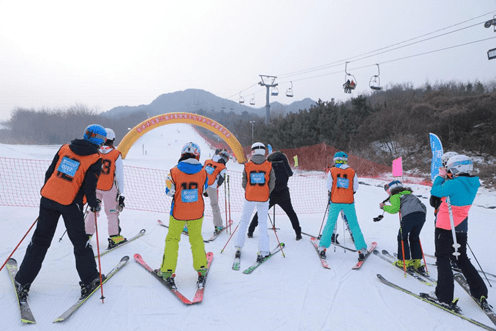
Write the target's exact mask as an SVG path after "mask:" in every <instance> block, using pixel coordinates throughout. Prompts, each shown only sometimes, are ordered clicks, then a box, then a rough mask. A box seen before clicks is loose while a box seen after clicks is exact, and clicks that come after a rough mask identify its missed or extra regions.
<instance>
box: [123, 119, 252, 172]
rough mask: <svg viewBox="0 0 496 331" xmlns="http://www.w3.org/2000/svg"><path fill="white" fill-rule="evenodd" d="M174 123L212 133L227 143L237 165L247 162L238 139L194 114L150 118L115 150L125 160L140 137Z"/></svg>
mask: <svg viewBox="0 0 496 331" xmlns="http://www.w3.org/2000/svg"><path fill="white" fill-rule="evenodd" d="M174 123H186V124H192V125H197V126H201V127H202V128H205V129H207V130H210V131H212V132H213V133H215V134H216V135H218V136H219V137H221V138H222V139H223V140H224V141H225V142H226V143H227V145H228V146H229V147H230V148H231V150H232V151H233V153H234V155H235V156H236V159H237V161H238V163H245V162H246V161H247V160H246V157H245V155H244V153H243V147H242V146H241V144H240V143H239V141H238V139H236V137H235V136H234V135H233V134H232V133H231V132H230V131H229V130H228V129H226V128H225V127H224V126H223V125H222V124H220V123H218V122H216V121H214V120H213V119H210V118H208V117H205V116H201V115H198V114H194V113H167V114H162V115H157V116H153V117H150V118H148V119H146V120H145V121H143V122H141V123H139V124H138V125H136V126H135V127H134V128H132V129H131V130H129V132H128V133H127V134H126V135H125V136H124V138H122V140H121V142H120V143H119V146H118V147H117V149H118V150H119V151H120V152H121V153H122V158H123V159H125V158H126V155H127V153H128V152H129V149H130V148H131V147H132V146H133V145H134V143H135V142H136V141H137V140H138V139H139V138H140V137H141V136H143V135H144V134H146V133H147V132H150V131H151V130H153V129H155V128H158V127H160V126H163V125H167V124H174Z"/></svg>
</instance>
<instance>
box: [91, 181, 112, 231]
mask: <svg viewBox="0 0 496 331" xmlns="http://www.w3.org/2000/svg"><path fill="white" fill-rule="evenodd" d="M96 198H97V199H98V200H100V201H102V204H103V206H104V207H105V214H107V220H108V235H109V237H110V236H116V235H118V234H119V233H120V228H119V211H118V210H117V206H118V205H119V201H118V198H117V186H115V184H114V185H113V186H112V188H111V189H110V190H108V191H102V190H96ZM96 216H97V217H100V212H98V213H96ZM98 220H101V218H98ZM101 224H102V223H99V224H98V225H101ZM85 228H86V234H90V235H93V234H94V233H95V213H91V212H90V213H88V215H87V216H86V219H85ZM100 229H101V227H100Z"/></svg>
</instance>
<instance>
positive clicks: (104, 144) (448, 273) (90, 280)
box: [15, 124, 488, 308]
mask: <svg viewBox="0 0 496 331" xmlns="http://www.w3.org/2000/svg"><path fill="white" fill-rule="evenodd" d="M114 140H115V133H114V132H113V130H112V129H109V128H107V129H105V128H103V127H102V126H100V125H97V124H92V125H89V126H88V127H87V128H86V129H85V131H84V134H83V138H82V139H75V140H73V141H71V142H70V143H68V144H64V145H63V146H62V147H61V148H60V149H59V151H58V152H57V154H56V155H55V157H54V158H53V160H52V163H51V165H50V166H49V168H48V170H47V172H46V175H45V183H44V185H43V187H42V189H41V196H42V197H41V201H40V212H39V217H38V220H37V222H38V224H37V227H36V230H35V232H34V234H33V237H32V239H31V242H30V244H29V246H28V248H27V250H26V254H25V256H24V259H23V261H22V264H21V266H20V268H19V271H18V273H17V275H16V277H15V284H16V288H17V291H18V296H19V299H20V301H21V302H22V301H26V299H27V295H28V291H29V288H30V285H31V283H32V282H33V281H34V279H35V278H36V276H37V274H38V272H39V271H40V269H41V265H42V262H43V260H44V257H45V254H46V252H47V250H48V248H49V246H50V243H51V240H52V239H53V236H54V233H55V230H56V226H57V222H58V219H59V218H60V216H61V215H62V217H63V219H64V223H65V226H66V228H67V233H68V236H69V239H70V240H71V242H72V244H73V246H74V255H75V258H76V269H77V271H78V274H79V277H80V279H81V281H80V285H81V297H84V296H85V295H87V294H88V293H90V292H91V291H93V290H94V289H95V288H96V287H98V286H99V284H100V283H101V282H102V281H103V280H104V279H105V276H104V275H102V274H101V273H100V272H99V271H98V270H97V267H96V262H95V259H94V253H93V250H92V247H91V245H89V241H90V239H91V237H92V235H93V234H94V233H95V226H96V218H97V217H98V216H99V214H98V213H99V211H100V210H101V206H100V205H101V202H102V201H103V203H104V205H105V212H106V214H107V219H108V234H109V238H108V242H109V248H113V247H116V246H117V245H120V244H122V243H125V242H126V240H127V239H126V238H125V237H123V236H122V235H121V234H120V232H121V228H120V226H119V218H118V216H119V213H120V212H121V211H122V210H123V208H124V207H125V204H124V199H125V198H124V180H123V178H124V176H123V166H122V157H121V154H120V152H119V151H118V150H116V149H115V148H114V146H113V143H114ZM265 155H266V147H265V145H264V144H263V143H260V142H256V143H254V144H253V145H252V146H251V159H250V160H249V161H248V162H246V163H245V164H244V170H243V173H242V187H243V189H244V193H245V194H244V203H243V209H242V213H241V217H240V222H239V225H238V227H239V229H238V231H239V232H238V235H237V237H236V240H235V242H234V246H235V257H236V258H239V257H240V256H241V250H242V248H243V246H244V243H245V239H246V237H245V236H247V237H248V238H252V237H253V233H254V230H255V227H256V226H257V225H260V226H259V227H258V228H259V244H258V254H257V261H263V260H264V259H265V258H267V257H268V256H269V255H270V249H269V247H270V245H269V235H268V224H267V219H268V211H269V208H271V207H273V206H275V205H276V204H277V205H279V206H280V207H281V208H282V209H283V210H284V211H285V213H286V214H287V215H288V218H289V219H290V221H291V223H292V226H293V229H294V231H295V234H296V240H301V239H302V237H301V235H302V232H301V226H300V224H299V221H298V217H297V215H296V213H295V211H294V209H293V206H292V203H291V198H290V194H289V189H288V186H287V183H288V179H289V177H290V176H292V174H293V173H292V170H291V167H290V166H289V162H288V160H287V157H286V156H285V155H284V154H283V153H281V152H279V151H276V152H274V153H271V154H269V155H268V157H267V158H266V156H265ZM200 156H201V151H200V148H199V146H198V145H197V144H195V143H193V142H189V143H187V144H185V145H184V146H183V148H182V150H181V156H180V158H179V160H178V163H177V165H176V166H175V167H173V168H172V169H171V170H170V173H169V175H168V176H167V179H166V188H165V193H166V194H167V195H168V196H170V197H172V203H171V211H170V218H169V231H168V233H167V236H166V239H165V248H164V255H163V259H162V264H161V266H160V268H159V269H157V270H155V272H156V273H157V275H158V276H160V277H162V278H163V279H164V280H165V281H166V283H167V284H168V285H169V286H170V287H171V288H175V282H174V277H175V270H176V266H177V260H178V250H179V241H180V237H181V233H182V232H183V230H184V229H185V227H186V228H187V231H188V235H189V241H190V244H191V251H192V255H193V267H194V269H195V270H196V271H197V272H198V284H202V283H203V282H204V279H205V277H206V273H207V272H208V262H207V258H206V253H205V244H204V241H203V237H202V225H203V218H204V209H205V202H204V197H209V199H210V204H211V207H212V213H213V225H214V234H216V235H218V234H219V233H220V232H221V231H222V230H224V225H223V222H222V217H221V213H220V208H219V205H218V191H217V190H218V188H219V187H220V186H221V185H222V184H223V183H224V182H225V179H226V164H227V162H228V161H229V154H228V153H227V151H226V150H217V151H216V152H215V155H214V156H213V157H212V159H209V160H207V161H205V163H204V164H202V163H201V162H200ZM333 163H334V166H333V167H332V168H330V170H329V172H328V175H327V190H328V197H329V198H328V210H329V213H328V216H327V222H326V224H325V227H324V230H323V232H322V236H321V237H320V242H319V246H318V252H319V255H320V257H321V258H322V259H325V257H326V249H327V248H329V246H330V245H331V243H332V242H335V241H337V237H336V236H334V235H336V234H335V225H336V222H337V218H338V216H339V214H340V213H344V217H345V220H346V222H347V226H348V229H349V231H350V232H351V236H352V239H353V242H354V245H355V248H356V251H357V252H358V261H359V262H360V261H363V260H364V259H365V257H366V255H367V254H368V253H369V252H367V248H368V247H367V244H366V242H365V240H364V237H363V234H362V232H361V229H360V226H359V224H358V220H357V215H356V210H355V199H354V195H355V193H356V192H357V190H358V188H359V182H358V176H357V173H356V171H355V170H354V169H353V168H351V167H350V166H349V165H348V155H347V154H346V153H345V152H337V153H336V154H335V155H334V157H333ZM442 165H443V166H442V167H441V168H440V169H439V175H438V176H437V177H436V178H435V180H434V183H433V186H432V189H431V194H432V197H431V205H432V206H433V207H434V208H435V215H436V229H435V247H436V258H437V267H438V282H437V286H436V291H435V293H433V294H432V295H433V296H434V297H435V298H436V299H437V300H438V301H439V302H441V303H445V304H446V305H447V306H453V305H455V304H456V302H454V301H453V290H454V281H453V273H452V265H451V263H452V261H456V265H457V266H458V267H459V268H460V269H461V271H462V273H463V275H464V276H465V278H466V279H467V282H468V284H469V286H470V291H471V294H472V296H473V297H474V298H477V299H478V300H479V301H480V304H481V306H483V305H488V304H487V296H488V291H487V287H486V286H485V284H484V282H483V280H482V279H481V277H480V275H479V273H478V272H477V270H476V269H475V268H474V266H473V265H472V264H471V262H470V260H469V259H468V257H467V253H466V245H467V229H468V226H467V224H468V211H469V209H470V207H471V205H472V203H473V201H474V198H475V195H476V193H477V190H478V188H479V186H480V183H479V178H478V177H475V176H472V175H471V173H472V171H473V162H472V160H471V159H470V158H469V157H467V156H465V155H458V154H456V153H454V152H448V153H445V154H444V155H443V158H442ZM384 189H385V191H386V192H387V193H388V195H389V196H388V198H387V199H386V200H384V201H383V202H381V203H380V204H379V207H380V208H381V209H383V210H384V212H387V213H390V214H396V213H399V218H400V229H399V232H398V236H397V241H398V255H397V256H398V260H397V261H396V262H395V263H394V264H395V265H396V266H398V267H400V268H404V269H411V268H413V269H415V270H417V271H419V272H425V269H424V265H422V257H423V252H422V246H421V243H420V232H421V230H422V227H423V225H424V223H425V220H426V206H425V205H424V204H423V203H422V202H421V201H420V200H419V198H418V197H416V196H415V195H413V194H412V193H413V190H412V189H411V188H409V187H405V186H404V185H403V184H402V183H401V182H400V181H399V180H394V181H392V182H390V183H389V184H386V185H385V186H384ZM83 198H84V200H86V201H87V204H88V208H89V212H83V206H84V202H85V201H84V200H83ZM387 203H389V204H387ZM255 208H256V211H257V213H256V214H255V216H254V217H253V219H251V215H252V213H253V210H254V209H255ZM380 219H382V218H376V219H375V220H376V221H378V220H380ZM250 220H251V224H250ZM452 231H453V233H454V234H453V233H452ZM454 240H456V243H455V242H454ZM454 244H457V245H454ZM454 246H455V247H456V248H455V249H456V251H455V250H454V248H453V247H454ZM453 255H455V257H453ZM199 286H200V285H199ZM452 308H453V307H452Z"/></svg>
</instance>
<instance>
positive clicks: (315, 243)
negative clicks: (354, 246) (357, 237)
mask: <svg viewBox="0 0 496 331" xmlns="http://www.w3.org/2000/svg"><path fill="white" fill-rule="evenodd" d="M310 241H311V242H312V245H313V247H315V250H316V251H317V254H318V256H319V258H320V263H321V264H322V267H324V268H326V269H331V267H330V266H329V264H328V263H327V260H326V259H325V258H323V257H322V256H320V253H319V242H318V240H317V238H315V237H312V238H310ZM376 247H377V243H376V242H375V241H374V242H373V243H371V244H370V246H369V247H368V249H367V253H365V254H364V258H363V260H361V261H358V263H357V264H355V265H354V266H353V267H352V268H351V269H353V270H358V269H360V268H361V267H362V265H363V263H364V262H365V260H366V259H367V257H368V256H369V255H370V253H372V252H373V251H374V250H375V248H376ZM355 252H356V250H355Z"/></svg>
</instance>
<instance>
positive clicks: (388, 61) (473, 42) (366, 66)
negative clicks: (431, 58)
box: [280, 37, 496, 84]
mask: <svg viewBox="0 0 496 331" xmlns="http://www.w3.org/2000/svg"><path fill="white" fill-rule="evenodd" d="M491 39H496V37H489V38H485V39H480V40H474V41H471V42H467V43H463V44H458V45H453V46H449V47H444V48H439V49H435V50H432V51H428V52H423V53H418V54H413V55H409V56H404V57H400V58H396V59H391V60H387V61H383V62H378V63H374V64H368V65H364V66H360V67H355V68H352V69H351V70H360V69H363V68H368V67H373V66H376V65H377V64H379V65H383V64H386V63H392V62H396V61H401V60H405V59H410V58H414V57H417V56H422V55H427V54H431V53H436V52H441V51H445V50H448V49H453V48H457V47H463V46H467V45H472V44H476V43H479V42H483V41H487V40H491ZM343 73H344V70H339V71H334V72H330V73H325V74H321V75H315V76H310V77H304V78H300V79H293V80H292V81H293V82H298V81H303V80H308V79H313V78H318V77H324V76H330V75H335V74H343ZM288 82H289V81H285V82H280V84H284V83H288Z"/></svg>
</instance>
